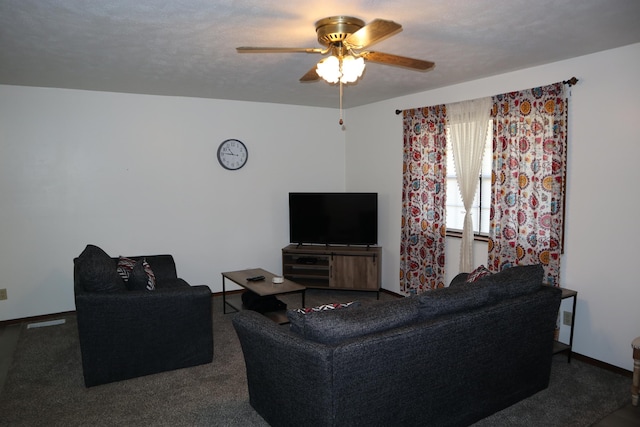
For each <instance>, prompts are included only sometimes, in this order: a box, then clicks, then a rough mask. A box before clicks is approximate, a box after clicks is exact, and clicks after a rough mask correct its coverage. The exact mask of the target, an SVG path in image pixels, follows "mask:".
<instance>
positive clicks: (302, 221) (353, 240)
mask: <svg viewBox="0 0 640 427" xmlns="http://www.w3.org/2000/svg"><path fill="white" fill-rule="evenodd" d="M289 238H290V242H291V243H298V244H303V243H316V244H326V245H330V244H336V245H338V244H341V245H375V244H377V243H378V194H377V193H289Z"/></svg>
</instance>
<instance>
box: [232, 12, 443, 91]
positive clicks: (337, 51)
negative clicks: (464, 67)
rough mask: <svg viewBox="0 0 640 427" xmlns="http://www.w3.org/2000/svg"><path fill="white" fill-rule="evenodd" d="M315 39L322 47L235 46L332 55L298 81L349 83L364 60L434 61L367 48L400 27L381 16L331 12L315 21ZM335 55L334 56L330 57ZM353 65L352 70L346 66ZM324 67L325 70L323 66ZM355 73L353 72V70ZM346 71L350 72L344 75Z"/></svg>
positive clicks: (412, 65)
mask: <svg viewBox="0 0 640 427" xmlns="http://www.w3.org/2000/svg"><path fill="white" fill-rule="evenodd" d="M315 25H316V33H317V34H318V42H320V44H322V45H323V46H325V47H324V48H295V47H249V46H242V47H238V48H236V50H237V51H238V52H239V53H292V52H294V53H295V52H300V53H319V54H321V55H326V54H327V53H330V54H331V55H330V56H329V57H327V58H324V59H323V60H321V61H320V62H319V63H318V64H317V65H316V66H314V67H313V68H311V69H310V70H309V71H308V72H307V73H306V74H305V75H304V76H302V77H301V78H300V81H301V82H312V81H317V80H319V79H320V78H321V77H322V78H323V79H325V80H326V81H327V82H329V83H337V82H338V81H339V82H340V83H341V84H342V83H352V82H354V81H356V80H357V79H358V78H359V77H360V76H361V75H362V72H363V70H364V61H368V62H375V63H379V64H385V65H395V66H400V67H405V68H409V69H412V70H417V71H427V70H430V69H432V68H433V67H434V66H435V64H434V63H433V62H430V61H423V60H421V59H414V58H407V57H404V56H398V55H392V54H388V53H382V52H372V51H368V50H366V49H367V48H368V47H369V46H371V45H373V44H374V43H378V42H380V41H382V40H384V39H386V38H387V37H390V36H392V35H395V34H396V33H398V32H400V31H402V25H400V24H398V23H396V22H393V21H387V20H383V19H375V20H373V21H372V22H370V23H369V24H367V25H365V23H364V21H362V20H361V19H358V18H354V17H351V16H331V17H328V18H324V19H321V20H319V21H318V22H316V24H315ZM332 58H335V59H332ZM352 65H355V66H356V70H355V71H350V70H347V68H350V67H351V66H352ZM323 68H324V70H323ZM354 72H355V73H356V74H357V76H355V75H354V74H353V73H354ZM347 74H349V75H347Z"/></svg>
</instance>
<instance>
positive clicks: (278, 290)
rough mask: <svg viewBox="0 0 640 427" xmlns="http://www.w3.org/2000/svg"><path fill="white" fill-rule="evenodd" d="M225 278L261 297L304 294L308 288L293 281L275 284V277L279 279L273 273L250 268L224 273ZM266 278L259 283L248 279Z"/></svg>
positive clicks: (285, 280)
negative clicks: (292, 293) (293, 293)
mask: <svg viewBox="0 0 640 427" xmlns="http://www.w3.org/2000/svg"><path fill="white" fill-rule="evenodd" d="M222 276H223V277H226V278H227V279H229V280H231V281H232V282H234V283H236V284H238V285H240V286H242V287H243V288H245V289H248V290H250V291H253V292H255V293H256V294H258V295H260V296H266V295H281V294H288V293H291V292H302V291H304V290H305V289H306V288H305V287H304V286H302V285H299V284H297V283H295V282H292V281H291V280H287V279H284V281H283V282H282V283H273V282H272V279H273V278H274V277H279V276H277V275H275V274H273V273H270V272H268V271H267V270H264V269H262V268H250V269H247V270H238V271H228V272H225V273H222ZM253 276H264V280H261V281H259V282H250V281H248V280H247V278H248V277H253Z"/></svg>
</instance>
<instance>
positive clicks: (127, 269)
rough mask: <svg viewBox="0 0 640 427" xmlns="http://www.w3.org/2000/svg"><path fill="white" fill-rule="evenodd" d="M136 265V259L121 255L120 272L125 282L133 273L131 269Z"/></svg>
mask: <svg viewBox="0 0 640 427" xmlns="http://www.w3.org/2000/svg"><path fill="white" fill-rule="evenodd" d="M135 265H136V261H135V260H134V259H131V258H127V257H123V256H120V258H118V274H119V275H120V277H122V280H124V281H125V282H126V281H127V280H129V276H130V275H131V270H133V267H134V266H135Z"/></svg>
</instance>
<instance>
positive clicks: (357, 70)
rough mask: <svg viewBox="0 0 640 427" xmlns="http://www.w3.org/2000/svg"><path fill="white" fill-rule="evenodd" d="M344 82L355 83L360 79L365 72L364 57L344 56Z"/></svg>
mask: <svg viewBox="0 0 640 427" xmlns="http://www.w3.org/2000/svg"><path fill="white" fill-rule="evenodd" d="M341 70H342V77H341V78H340V80H341V81H342V83H353V82H355V81H356V80H358V79H359V78H360V77H361V76H362V73H363V72H364V58H354V57H353V56H351V55H347V56H345V57H344V58H342V67H341Z"/></svg>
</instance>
